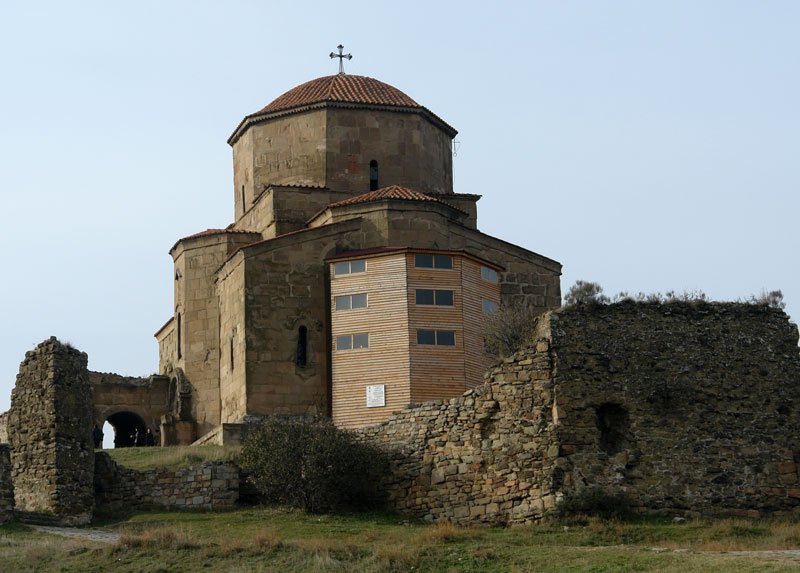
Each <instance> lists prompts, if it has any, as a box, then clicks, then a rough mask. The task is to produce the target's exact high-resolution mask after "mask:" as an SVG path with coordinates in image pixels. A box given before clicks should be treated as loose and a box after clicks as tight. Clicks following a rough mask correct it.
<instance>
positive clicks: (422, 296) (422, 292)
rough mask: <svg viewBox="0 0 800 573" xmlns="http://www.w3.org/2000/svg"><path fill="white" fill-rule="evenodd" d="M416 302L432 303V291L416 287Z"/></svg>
mask: <svg viewBox="0 0 800 573" xmlns="http://www.w3.org/2000/svg"><path fill="white" fill-rule="evenodd" d="M417 304H433V291H432V290H430V289H424V288H418V289H417Z"/></svg>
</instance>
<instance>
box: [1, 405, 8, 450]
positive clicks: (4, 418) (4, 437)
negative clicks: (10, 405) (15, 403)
mask: <svg viewBox="0 0 800 573" xmlns="http://www.w3.org/2000/svg"><path fill="white" fill-rule="evenodd" d="M7 443H8V412H3V413H2V414H0V444H7Z"/></svg>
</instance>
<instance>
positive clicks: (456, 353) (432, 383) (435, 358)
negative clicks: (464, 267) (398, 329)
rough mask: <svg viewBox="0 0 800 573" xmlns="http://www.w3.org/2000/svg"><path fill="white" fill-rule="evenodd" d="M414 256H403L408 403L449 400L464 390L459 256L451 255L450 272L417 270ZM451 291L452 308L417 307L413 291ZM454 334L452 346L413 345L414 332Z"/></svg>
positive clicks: (409, 254) (411, 254) (415, 339)
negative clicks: (406, 270)
mask: <svg viewBox="0 0 800 573" xmlns="http://www.w3.org/2000/svg"><path fill="white" fill-rule="evenodd" d="M415 256H416V253H408V254H407V255H406V264H407V265H408V322H409V341H410V343H411V348H410V359H411V402H413V403H415V404H417V403H420V402H427V401H429V400H440V399H443V398H452V397H454V396H458V395H459V394H462V393H463V392H464V390H465V389H466V384H465V380H464V336H463V325H462V316H461V313H462V311H461V307H462V298H463V297H462V292H461V264H462V258H461V257H460V256H455V255H451V256H452V259H453V268H452V269H436V268H434V269H429V268H418V267H416V265H415ZM420 288H424V289H441V290H452V291H453V306H437V305H418V304H416V290H417V289H420ZM423 329H424V330H444V331H453V332H454V333H455V345H454V346H442V345H428V344H417V331H418V330H423Z"/></svg>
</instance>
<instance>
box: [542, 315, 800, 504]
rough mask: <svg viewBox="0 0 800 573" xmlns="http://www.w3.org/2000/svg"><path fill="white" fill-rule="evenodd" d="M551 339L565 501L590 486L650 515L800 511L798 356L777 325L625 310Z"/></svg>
mask: <svg viewBox="0 0 800 573" xmlns="http://www.w3.org/2000/svg"><path fill="white" fill-rule="evenodd" d="M549 326H550V337H549V338H550V340H551V341H552V342H551V343H552V351H553V353H554V354H555V355H556V356H557V360H558V363H557V371H556V379H555V382H556V394H555V396H554V406H553V407H554V410H555V411H556V412H557V416H558V428H559V439H560V448H561V452H560V455H561V457H562V458H563V459H564V460H565V463H564V465H563V467H562V468H560V470H563V490H564V491H565V492H570V491H573V492H574V491H578V490H580V489H582V488H585V487H589V486H599V487H601V488H603V489H604V490H606V491H609V492H622V493H624V494H625V495H627V496H628V497H629V498H630V500H631V502H632V504H633V505H634V507H636V508H638V509H639V510H640V511H642V512H648V513H668V514H673V513H682V514H689V515H692V514H696V513H701V514H717V515H719V514H724V515H749V516H758V515H767V514H781V513H786V512H789V511H798V508H800V483H798V475H797V463H798V462H800V443H798V441H797V436H798V430H800V353H799V352H798V346H797V342H798V331H797V327H796V326H795V325H794V324H792V323H790V322H789V321H788V319H787V316H786V315H785V314H784V313H783V312H782V311H780V310H776V309H770V308H766V307H763V306H756V305H746V304H704V303H674V304H665V305H656V304H636V303H621V304H617V305H611V306H595V307H590V308H587V309H582V310H570V311H566V312H562V313H560V314H554V315H552V317H551V318H550V320H549ZM556 477H557V478H558V479H561V476H556Z"/></svg>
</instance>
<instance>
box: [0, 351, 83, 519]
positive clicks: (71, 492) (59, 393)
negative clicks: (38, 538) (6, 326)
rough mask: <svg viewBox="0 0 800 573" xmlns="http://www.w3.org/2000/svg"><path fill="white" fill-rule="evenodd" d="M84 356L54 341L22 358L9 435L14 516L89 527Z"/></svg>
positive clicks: (13, 394) (15, 388)
mask: <svg viewBox="0 0 800 573" xmlns="http://www.w3.org/2000/svg"><path fill="white" fill-rule="evenodd" d="M86 362H87V357H86V354H85V353H83V352H80V351H78V350H76V349H74V348H72V347H71V346H69V345H65V344H61V343H60V342H59V341H58V340H56V338H55V337H52V338H50V339H48V340H46V341H44V342H42V343H41V344H40V345H39V346H37V347H36V348H35V349H34V350H32V351H30V352H27V353H25V359H24V360H23V361H22V364H20V369H19V374H18V375H17V382H16V386H15V387H14V390H13V391H12V393H11V410H10V411H9V421H8V432H9V438H10V443H11V464H12V473H11V475H12V480H13V483H14V497H15V504H16V510H17V511H19V512H23V514H28V515H29V516H30V517H31V518H42V519H48V518H49V519H52V520H54V521H57V522H61V523H70V524H76V523H87V522H88V521H89V520H90V519H91V514H92V506H93V499H94V492H93V488H92V482H93V476H94V448H93V443H92V437H91V432H92V402H93V400H92V390H91V386H90V384H89V379H88V373H87V370H86Z"/></svg>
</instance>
